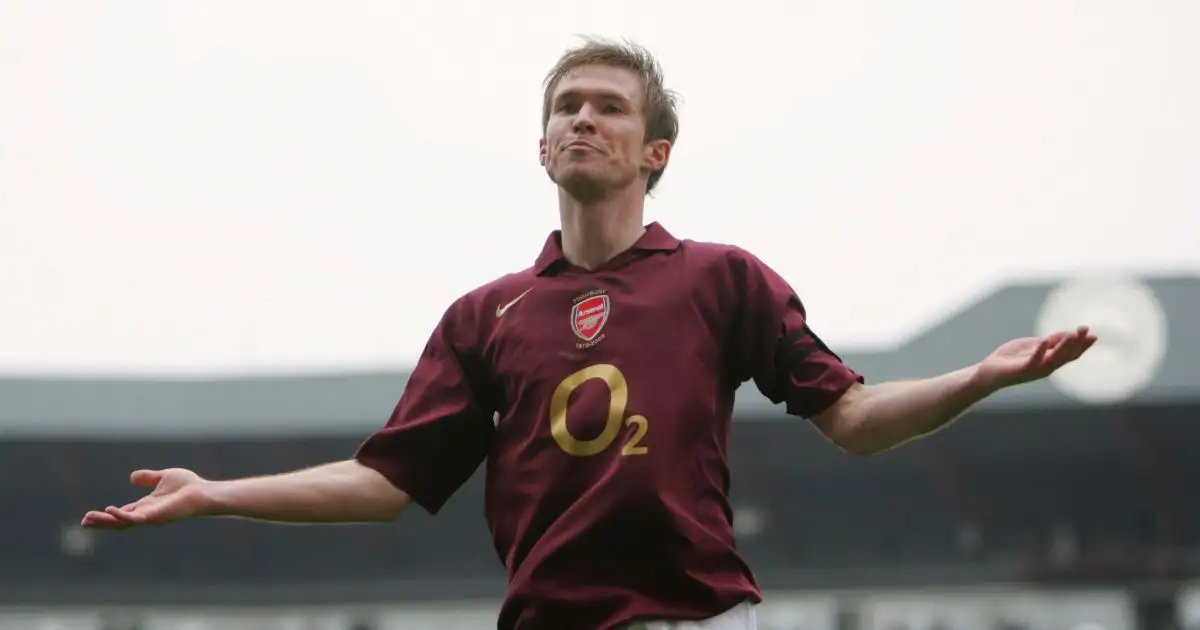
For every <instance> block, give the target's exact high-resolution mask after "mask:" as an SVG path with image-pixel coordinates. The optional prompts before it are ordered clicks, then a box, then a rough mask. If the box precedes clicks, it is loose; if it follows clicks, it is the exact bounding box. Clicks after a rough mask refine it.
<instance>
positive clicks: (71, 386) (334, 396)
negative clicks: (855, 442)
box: [0, 276, 1200, 438]
mask: <svg viewBox="0 0 1200 630" xmlns="http://www.w3.org/2000/svg"><path fill="white" fill-rule="evenodd" d="M1076 323H1088V324H1090V325H1092V326H1093V328H1095V329H1096V330H1097V332H1098V333H1099V334H1100V335H1101V336H1102V342H1101V344H1098V345H1097V347H1096V348H1094V349H1093V351H1092V353H1091V354H1090V355H1089V360H1088V367H1087V368H1086V369H1084V366H1083V365H1082V364H1081V365H1078V366H1072V367H1079V368H1080V369H1078V370H1071V371H1069V372H1064V374H1063V375H1062V378H1059V379H1055V380H1053V381H1046V382H1039V383H1033V384H1030V385H1026V386H1023V387H1019V388H1014V389H1011V390H1008V391H1005V392H1001V394H999V395H997V396H995V397H993V398H992V399H990V400H988V401H987V402H985V403H984V405H982V408H993V409H998V408H1014V407H1018V408H1019V407H1028V406H1036V407H1042V408H1045V407H1055V406H1077V405H1083V404H1114V403H1124V402H1128V403H1133V404H1147V403H1150V404H1153V403H1175V402H1187V401H1195V400H1200V332H1197V324H1200V277H1197V276H1178V277H1157V278H1146V279H1140V280H1138V279H1103V280H1072V281H1066V282H1063V283H1059V284H1056V283H1047V282H1043V283H1033V284H1020V285H1011V286H1008V287H1005V288H1002V289H1000V290H998V291H996V292H994V293H992V294H991V295H989V296H987V297H985V298H983V299H981V300H979V301H977V302H975V303H973V304H970V305H968V306H967V307H966V308H964V309H962V310H961V311H960V312H958V313H957V314H955V315H953V316H951V317H949V318H947V319H946V320H944V321H942V322H940V323H938V324H936V325H935V326H933V327H931V328H929V329H928V330H926V331H925V332H923V333H921V334H919V335H917V336H916V337H914V338H912V339H910V340H909V341H908V342H906V343H904V344H903V345H901V346H899V347H897V348H895V349H888V350H880V351H872V352H857V353H850V352H848V353H844V356H843V358H844V359H845V360H846V361H847V363H849V364H850V365H851V366H853V367H854V368H855V369H856V370H858V371H859V372H861V373H862V374H864V375H865V376H866V377H867V379H868V381H869V382H879V381H885V380H892V379H900V378H916V377H922V376H930V375H933V374H937V373H940V372H944V371H948V370H952V369H957V368H960V367H963V366H965V365H969V364H971V363H973V362H975V361H978V360H979V359H981V358H982V357H984V356H986V355H987V353H989V352H991V351H992V350H993V349H994V348H995V347H996V346H997V345H999V344H1000V343H1003V342H1004V341H1006V340H1008V339H1011V338H1014V337H1020V336H1027V335H1033V334H1037V333H1039V332H1042V331H1044V330H1047V329H1056V328H1062V327H1068V328H1069V327H1071V326H1073V325H1074V324H1076ZM407 379H408V372H407V371H393V372H374V373H359V374H349V373H338V374H329V375H314V376H256V377H249V378H221V379H210V380H178V379H159V380H155V379H128V378H89V379H80V378H44V377H39V378H21V377H12V378H7V379H2V380H0V435H3V436H5V437H9V438H12V437H21V436H26V437H69V438H129V437H180V438H183V437H188V436H195V435H223V436H272V435H274V436H278V435H314V436H318V435H358V434H363V433H365V432H369V431H372V430H374V429H376V428H378V427H379V426H380V425H381V424H382V423H383V422H384V420H385V419H386V418H387V416H388V415H389V413H390V412H391V409H392V407H393V406H394V405H395V402H396V400H397V398H398V397H399V394H400V392H401V391H402V390H403V388H404V385H405V383H406V381H407ZM744 389H745V391H743V392H742V393H741V395H740V396H739V399H738V403H737V408H736V409H737V416H738V419H739V420H740V421H749V420H770V419H778V418H782V417H783V414H782V410H781V409H780V408H779V407H775V406H773V405H771V404H770V403H769V402H768V401H767V400H766V399H764V398H763V397H762V396H761V395H760V394H759V393H758V392H757V391H756V390H755V389H754V386H753V385H752V384H748V385H747V386H746V387H745V388H744Z"/></svg>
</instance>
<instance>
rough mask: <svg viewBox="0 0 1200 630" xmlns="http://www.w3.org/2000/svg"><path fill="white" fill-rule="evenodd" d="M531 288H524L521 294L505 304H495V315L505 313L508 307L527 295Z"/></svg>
mask: <svg viewBox="0 0 1200 630" xmlns="http://www.w3.org/2000/svg"><path fill="white" fill-rule="evenodd" d="M532 290H533V287H529V288H528V289H526V290H525V292H524V293H522V294H521V295H518V296H517V297H516V298H515V299H514V300H513V301H511V302H509V303H508V304H505V305H504V306H497V307H496V317H503V316H504V313H506V312H507V311H508V309H509V308H512V305H513V304H516V303H517V302H520V301H521V298H523V297H525V296H526V295H529V292H530V291H532Z"/></svg>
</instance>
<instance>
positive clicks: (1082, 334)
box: [978, 326, 1096, 389]
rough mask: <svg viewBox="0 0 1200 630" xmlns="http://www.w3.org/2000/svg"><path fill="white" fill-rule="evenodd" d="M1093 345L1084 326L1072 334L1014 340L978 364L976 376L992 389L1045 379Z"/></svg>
mask: <svg viewBox="0 0 1200 630" xmlns="http://www.w3.org/2000/svg"><path fill="white" fill-rule="evenodd" d="M1094 343H1096V335H1095V334H1093V333H1092V332H1091V331H1089V330H1088V327H1087V326H1080V327H1079V328H1078V329H1076V330H1075V331H1074V332H1066V331H1064V332H1057V333H1053V334H1050V335H1046V336H1045V337H1023V338H1021V339H1013V340H1012V341H1009V342H1007V343H1005V344H1003V345H1001V346H1000V347H999V348H996V350H995V351H994V352H992V354H990V355H989V356H988V357H987V358H986V359H984V360H983V361H982V362H980V363H979V366H978V376H979V378H980V379H981V380H982V381H983V382H985V383H988V384H989V385H990V386H991V387H994V388H995V389H1000V388H1003V387H1010V386H1012V385H1020V384H1022V383H1028V382H1030V381H1036V380H1039V379H1043V378H1046V377H1047V376H1050V375H1051V374H1053V373H1054V372H1055V370H1057V369H1059V368H1061V367H1062V366H1064V365H1066V364H1068V363H1070V362H1072V361H1074V360H1076V359H1078V358H1079V357H1081V356H1083V353H1084V352H1087V350H1088V348H1091V347H1092V344H1094Z"/></svg>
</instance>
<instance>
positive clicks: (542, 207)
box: [0, 0, 1200, 374]
mask: <svg viewBox="0 0 1200 630" xmlns="http://www.w3.org/2000/svg"><path fill="white" fill-rule="evenodd" d="M435 7H436V8H435ZM685 20H686V21H687V23H686V24H685V22H684V21H685ZM1198 24H1200V3H1197V2H1193V1H1190V0H1173V1H1170V0H1155V1H1151V0H1124V1H1122V0H1087V1H1083V0H1078V1H1068V0H1061V1H1060V0H1055V1H1052V2H1047V1H1046V0H1003V1H1000V0H986V1H985V0H974V1H972V2H961V1H958V0H942V1H931V0H905V1H904V2H895V1H894V0H876V1H874V2H864V1H858V0H816V1H799V2H785V1H783V0H777V1H771V0H743V1H741V2H738V3H736V4H735V5H733V7H731V6H730V5H729V4H726V3H719V4H718V3H707V4H706V3H695V2H686V3H685V2H683V1H682V0H659V1H655V2H645V1H641V2H635V1H632V0H610V1H609V2H603V3H569V2H567V3H564V2H550V1H547V0H505V2H498V3H494V2H484V1H482V0H476V1H474V2H464V1H453V0H445V1H440V2H421V3H416V2H395V1H394V0H387V1H383V0H380V1H365V0H348V1H345V2H339V3H317V2H294V1H284V0H250V1H243V0H238V1H236V2H235V1H233V0H210V1H206V2H195V1H186V2H185V1H159V2H134V1H132V0H107V1H106V2H89V1H85V0H74V1H68V0H5V2H3V3H0V296H2V299H0V324H2V325H0V371H3V372H8V373H29V372H38V373H104V372H110V373H111V372H119V373H137V374H149V373H159V374H168V373H169V374H215V373H243V372H262V371H273V370H285V371H289V372H290V371H297V370H301V371H309V370H326V369H339V368H361V367H377V366H399V365H408V364H411V362H412V360H413V359H414V358H415V357H416V355H417V354H418V353H419V352H420V349H421V347H422V346H423V344H424V342H425V339H426V337H427V335H428V334H429V332H430V330H431V328H432V326H433V325H434V323H435V322H436V321H437V319H438V317H439V316H440V315H441V313H442V311H443V310H444V309H445V307H446V306H447V305H448V304H449V302H450V301H452V300H453V299H454V298H456V297H457V296H459V295H461V294H462V293H464V292H466V291H468V290H470V289H472V288H474V287H475V286H478V285H479V284H482V283H484V282H487V281H488V280H490V279H492V278H494V277H495V276H497V275H499V274H501V273H504V272H507V271H512V270H517V269H520V268H523V267H526V266H528V265H529V264H530V263H531V262H532V260H533V258H534V257H535V256H536V254H537V252H538V250H539V248H540V246H541V243H542V241H543V240H544V238H545V236H546V234H547V233H548V232H549V231H550V230H552V229H554V228H555V227H556V226H557V213H556V206H555V196H554V190H553V186H552V184H550V183H549V182H548V180H547V179H546V178H545V175H544V173H543V172H542V171H541V170H540V168H539V166H538V164H537V140H538V136H539V128H538V119H539V113H540V112H539V107H540V102H539V101H540V95H541V92H540V81H541V78H542V76H543V74H544V73H545V71H546V69H547V68H548V67H549V66H550V65H551V64H552V63H553V61H554V60H555V57H556V56H557V55H558V54H559V53H560V52H561V51H562V50H563V49H564V48H565V47H567V46H569V45H571V44H572V43H574V42H575V39H574V37H573V36H574V35H576V34H580V33H594V34H600V35H606V36H625V37H630V38H633V39H636V40H638V41H640V42H641V43H643V44H646V45H647V46H649V47H651V48H652V49H653V50H654V51H656V52H657V53H658V54H659V56H660V57H661V59H662V61H663V63H664V65H665V68H666V72H667V79H668V82H669V83H670V85H671V86H672V87H674V88H675V89H677V90H678V91H679V92H681V93H682V95H683V97H684V105H683V108H682V134H681V137H680V140H679V143H678V145H677V150H676V152H675V153H674V155H673V159H672V163H671V166H670V168H669V169H668V172H667V174H666V176H665V178H664V179H663V183H662V186H661V191H660V192H659V193H658V195H657V199H655V200H653V201H651V203H650V206H649V217H648V218H649V219H651V220H659V221H661V222H662V223H663V224H664V225H666V226H667V228H668V229H670V230H671V231H673V232H675V233H676V235H678V236H683V237H689V238H696V239H703V240H717V241H723V242H729V243H735V244H738V245H741V246H743V247H745V248H747V249H749V250H751V251H753V252H755V253H756V254H758V255H759V256H760V257H762V258H763V259H764V260H766V261H767V262H768V263H770V264H772V265H773V266H775V267H776V268H777V269H778V270H779V271H780V272H781V273H783V275H784V276H785V277H786V278H788V279H789V280H790V281H791V282H792V284H793V285H794V286H795V287H796V288H797V290H798V291H799V292H800V294H801V296H802V298H803V299H804V300H805V302H806V304H807V306H808V308H809V311H810V315H811V318H812V321H813V324H814V326H815V328H816V329H817V330H818V331H819V332H821V333H822V334H823V336H824V337H826V338H827V339H828V340H829V341H830V342H832V344H833V345H834V346H835V347H843V348H844V347H861V346H863V345H866V344H871V345H874V344H890V343H896V342H899V341H901V340H903V339H904V337H905V336H907V335H911V334H913V333H914V332H916V331H917V330H919V329H920V328H921V327H923V326H926V325H929V324H930V323H932V322H934V321H936V319H937V318H938V317H941V316H943V315H945V314H946V313H947V312H949V311H952V310H953V309H955V308H956V307H958V306H961V305H962V304H963V303H964V302H967V301H969V300H971V299H973V298H975V297H978V296H980V295H981V294H983V293H986V292H988V291H990V290H992V289H993V288H995V287H997V286H998V285H1000V284H1002V283H1003V282H1005V281H1007V280H1009V279H1014V278H1016V279H1020V278H1029V277H1058V276H1060V275H1071V274H1076V273H1093V272H1097V271H1108V270H1122V269H1123V270H1134V271H1161V272H1174V273H1177V272H1181V271H1185V272H1195V271H1196V270H1198V269H1200V186H1198V185H1197V182H1200V118H1197V116H1196V112H1200V38H1197V37H1196V28H1197V25H1198Z"/></svg>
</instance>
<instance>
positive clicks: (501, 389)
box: [357, 224, 861, 630]
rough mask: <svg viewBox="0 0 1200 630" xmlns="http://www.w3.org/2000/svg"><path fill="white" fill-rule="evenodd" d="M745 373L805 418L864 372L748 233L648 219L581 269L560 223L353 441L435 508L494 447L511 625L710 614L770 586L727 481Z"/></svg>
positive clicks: (494, 524)
mask: <svg viewBox="0 0 1200 630" xmlns="http://www.w3.org/2000/svg"><path fill="white" fill-rule="evenodd" d="M748 380H753V381H754V382H755V384H756V385H757V386H758V389H759V390H760V391H762V393H763V394H764V395H766V397H767V398H769V399H770V400H771V401H773V402H775V403H784V404H785V405H786V409H787V411H788V413H791V414H793V415H797V416H802V417H810V416H813V415H815V414H817V413H819V412H821V411H822V410H824V409H826V408H827V407H828V406H829V405H831V404H832V403H834V402H835V401H836V400H837V399H838V398H839V397H840V396H841V395H842V393H843V392H845V391H846V390H847V389H848V388H849V387H851V386H852V385H853V384H854V383H857V382H860V381H861V378H860V377H859V376H858V375H857V374H855V373H854V372H853V371H851V370H850V369H849V368H848V367H846V366H845V365H844V364H843V363H842V361H841V360H840V359H839V358H838V357H837V356H836V355H835V354H834V353H833V352H831V351H830V350H829V349H828V348H827V347H826V346H825V345H824V344H823V343H821V341H820V340H819V339H818V338H817V336H816V335H814V334H813V332H812V331H811V330H810V329H809V327H808V325H807V324H806V322H805V311H804V307H803V306H802V305H801V303H800V300H799V299H798V298H797V296H796V294H795V292H794V291H793V290H792V289H791V287H790V286H789V285H788V284H787V283H786V282H785V281H784V280H783V279H782V278H780V277H779V275H777V274H776V273H775V272H774V271H772V270H771V269H770V268H768V267H767V266H766V265H765V264H763V263H762V262H761V261H759V260H758V259H756V258H755V257H754V256H752V255H750V254H749V253H747V252H745V251H743V250H741V249H738V248H736V247H732V246H727V245H716V244H710V243H701V242H694V241H686V240H684V241H680V240H677V239H676V238H674V237H673V236H671V235H670V234H669V233H667V231H666V230H665V229H663V228H662V227H661V226H659V225H658V224H651V225H650V226H648V228H647V231H646V234H645V235H644V236H643V237H642V238H641V239H640V240H639V241H638V242H637V243H636V244H635V245H634V246H633V247H632V248H631V249H630V250H629V251H627V252H625V253H623V254H621V255H619V256H617V257H616V258H615V259H613V260H612V261H610V262H609V263H607V264H605V265H603V266H602V267H600V268H598V269H596V270H594V271H587V270H584V269H580V268H578V267H574V266H572V265H571V264H569V263H568V262H567V261H566V259H565V258H564V257H563V254H562V250H561V246H560V241H559V234H558V233H554V234H552V235H551V236H550V237H549V238H548V240H547V242H546V246H545V248H544V250H543V251H542V254H541V256H540V257H539V258H538V259H537V262H536V264H535V265H534V267H532V268H531V269H528V270H525V271H522V272H519V273H515V274H511V275H508V276H505V277H503V278H501V279H499V280H496V281H495V282H492V283H490V284H488V285H486V286H483V287H481V288H479V289H477V290H475V291H472V292H471V293H469V294H467V295H466V296H464V297H462V298H460V299H459V300H457V301H456V302H455V303H454V304H453V305H451V306H450V308H449V309H448V310H447V311H446V313H445V315H444V317H443V318H442V320H441V322H440V323H439V324H438V326H437V328H436V330H435V331H434V333H433V336H432V337H431V339H430V340H429V343H428V345H427V346H426V347H425V349H424V352H423V354H422V356H421V358H420V360H419V362H418V364H417V366H416V368H415V370H414V371H413V374H412V377H411V379H410V380H409V382H408V385H407V387H406V388H405V390H404V393H403V395H402V396H401V398H400V402H399V404H398V405H397V407H396V409H395V412H394V413H393V414H392V417H391V419H390V420H389V421H388V423H387V425H386V427H384V428H383V429H382V430H380V431H379V432H378V433H376V434H375V435H373V436H371V437H370V438H368V439H367V440H366V441H365V443H364V444H363V445H362V446H361V448H360V449H359V451H358V454H357V457H358V459H359V461H361V462H363V463H364V464H366V465H368V466H371V467H373V468H375V469H376V470H379V471H380V472H381V473H383V474H384V475H385V476H386V477H387V478H388V479H390V480H391V481H392V482H393V483H395V484H396V486H397V487H399V488H401V489H403V490H405V491H406V492H408V493H409V494H410V495H411V496H412V498H413V500H414V501H415V502H416V503H418V504H420V505H422V506H423V507H425V508H426V509H427V510H429V511H430V512H434V513H436V512H437V511H438V510H439V509H440V508H441V507H442V505H443V504H444V503H445V502H446V500H447V499H448V498H449V497H450V496H451V495H452V494H453V493H454V492H455V491H456V490H457V489H458V488H459V487H460V486H461V485H462V484H463V483H464V482H466V481H467V479H468V478H470V477H471V475H472V474H474V472H475V471H476V470H477V469H478V467H479V465H480V464H482V463H483V462H485V461H486V462H487V482H486V497H487V498H486V506H485V510H486V515H487V520H488V523H489V526H490V528H491V532H492V536H493V538H494V540H495V546H496V550H497V552H498V553H499V555H500V558H501V559H502V560H503V562H504V565H505V567H506V568H507V570H508V576H509V590H508V597H507V599H506V600H505V603H504V605H503V608H502V610H501V612H500V619H499V624H498V627H499V628H500V629H501V630H576V629H578V630H599V629H607V628H613V627H616V626H618V625H619V624H621V623H624V622H627V621H631V620H634V619H644V618H661V619H701V618H707V617H712V616H715V615H718V614H720V613H721V612H724V611H725V610H727V609H729V608H731V607H733V606H735V605H737V604H738V603H740V602H742V601H745V600H752V601H758V600H759V599H760V597H761V596H760V593H759V590H758V587H757V585H756V583H755V578H754V575H753V573H752V572H751V570H750V568H749V567H747V566H746V563H745V562H744V561H743V560H742V558H741V557H740V556H739V555H738V553H737V552H736V550H735V544H734V536H733V528H732V514H731V508H730V505H729V501H728V499H727V495H728V489H729V465H728V460H727V451H728V449H727V444H728V440H729V433H730V428H731V416H732V412H733V407H734V394H735V392H736V390H737V389H738V387H739V386H740V385H741V384H743V383H745V382H746V381H748Z"/></svg>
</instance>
